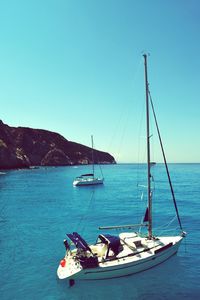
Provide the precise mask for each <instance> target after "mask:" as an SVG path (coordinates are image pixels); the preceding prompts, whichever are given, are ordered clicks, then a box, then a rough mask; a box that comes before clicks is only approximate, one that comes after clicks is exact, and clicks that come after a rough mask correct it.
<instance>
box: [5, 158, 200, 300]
mask: <svg viewBox="0 0 200 300" xmlns="http://www.w3.org/2000/svg"><path fill="white" fill-rule="evenodd" d="M102 169H103V173H104V177H105V184H104V185H103V186H97V187H95V188H94V187H73V186H72V182H73V179H74V177H76V176H78V175H80V174H83V173H85V172H88V171H90V170H89V166H79V167H57V168H39V169H32V170H12V171H5V172H3V171H2V172H1V174H0V270H1V276H0V299H1V300H14V299H16V300H19V299H20V300H22V299H23V300H24V299H29V300H32V299H37V300H47V299H49V300H54V299H59V300H65V299H70V300H76V299H87V300H89V299H95V300H98V299H103V300H106V299H109V300H114V299H115V300H118V299H119V300H121V299H127V300H129V299H131V300H133V299H138V300H144V299H154V300H157V299H166V300H168V299H197V298H198V296H199V293H200V233H199V232H200V164H170V165H169V170H170V172H171V178H172V182H173V184H174V190H175V194H176V198H177V204H178V207H179V212H180V215H181V220H182V223H183V227H184V230H185V231H187V233H188V235H187V237H186V239H185V240H184V242H183V243H182V245H181V248H180V249H179V252H178V254H177V256H173V257H172V258H171V259H169V260H168V261H166V262H165V263H163V264H161V265H159V266H157V267H155V268H152V269H150V270H148V271H145V272H142V273H138V274H135V275H131V276H127V277H123V278H118V279H110V280H100V281H76V283H75V285H74V286H73V287H71V288H69V285H68V282H67V281H61V280H58V279H57V276H56V270H57V267H58V264H59V262H60V260H61V259H62V258H63V255H64V252H65V248H64V245H63V239H64V238H66V233H70V232H73V231H78V232H79V233H80V234H81V235H82V236H83V237H84V238H85V239H86V240H87V241H88V242H93V241H95V240H96V237H97V235H98V234H99V233H100V232H99V230H98V227H99V226H107V225H120V224H130V223H135V222H136V223H138V222H140V220H141V218H142V216H143V214H144V212H145V207H146V188H145V185H146V180H145V177H144V174H145V166H144V165H136V164H118V165H105V166H102ZM152 175H153V178H154V184H155V187H154V199H155V201H154V204H153V206H154V210H155V213H154V215H153V224H154V227H155V232H158V233H159V232H160V233H167V231H171V229H172V228H174V227H177V222H176V221H174V222H172V221H173V220H174V216H175V211H174V208H173V203H172V199H171V196H170V193H169V192H168V184H167V182H166V175H165V173H164V166H163V164H157V165H155V166H154V167H153V168H152ZM138 184H139V186H138ZM163 225H164V226H163ZM162 226H163V227H162ZM110 233H112V234H114V233H115V231H114V232H110Z"/></svg>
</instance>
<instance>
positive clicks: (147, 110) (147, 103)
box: [143, 54, 152, 239]
mask: <svg viewBox="0 0 200 300" xmlns="http://www.w3.org/2000/svg"><path fill="white" fill-rule="evenodd" d="M143 56H144V71H145V90H146V133H147V198H148V236H149V239H151V238H152V198H151V173H150V135H149V87H148V76H147V55H146V54H144V55H143Z"/></svg>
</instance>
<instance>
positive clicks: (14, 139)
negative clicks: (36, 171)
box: [0, 120, 115, 169]
mask: <svg viewBox="0 0 200 300" xmlns="http://www.w3.org/2000/svg"><path fill="white" fill-rule="evenodd" d="M91 158H92V153H91V148H90V147H87V146H84V145H81V144H78V143H75V142H71V141H68V140H66V139H65V138H64V137H63V136H61V135H60V134H58V133H55V132H51V131H48V130H42V129H32V128H26V127H10V126H8V125H6V124H4V123H3V122H2V121H1V120H0V169H13V168H28V167H31V166H67V165H80V164H90V163H91ZM94 162H95V163H106V164H110V163H111V164H113V163H115V159H114V157H113V156H111V155H110V154H109V153H106V152H102V151H98V150H94Z"/></svg>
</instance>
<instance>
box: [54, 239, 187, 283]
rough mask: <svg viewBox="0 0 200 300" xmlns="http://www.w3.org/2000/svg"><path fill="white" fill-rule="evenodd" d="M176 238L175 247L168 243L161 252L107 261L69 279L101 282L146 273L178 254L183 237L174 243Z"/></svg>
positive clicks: (152, 251)
mask: <svg viewBox="0 0 200 300" xmlns="http://www.w3.org/2000/svg"><path fill="white" fill-rule="evenodd" d="M174 238H176V239H175V242H174V243H173V245H170V243H168V242H167V243H166V244H165V245H164V246H163V247H161V248H160V250H153V249H152V250H151V251H144V252H142V253H141V254H138V255H134V256H127V257H123V258H119V259H116V260H110V261H106V262H103V263H99V266H98V267H96V268H87V269H79V271H78V272H76V274H73V275H72V276H70V277H67V278H68V279H81V280H99V279H109V278H116V277H123V276H127V275H131V274H135V273H139V272H142V271H146V270H148V269H150V268H153V267H155V266H157V265H159V264H161V263H163V262H164V261H166V260H167V259H169V258H170V257H171V256H173V255H174V254H176V252H177V251H178V248H179V246H180V243H181V240H182V237H179V236H178V237H172V239H171V240H172V241H173V239H174ZM168 240H170V238H168ZM169 245H170V247H169ZM63 271H64V270H63ZM58 276H59V268H58ZM63 278H64V276H63Z"/></svg>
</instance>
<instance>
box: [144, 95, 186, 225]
mask: <svg viewBox="0 0 200 300" xmlns="http://www.w3.org/2000/svg"><path fill="white" fill-rule="evenodd" d="M148 93H149V98H150V103H151V107H152V111H153V116H154V120H155V123H156V129H157V132H158V137H159V142H160V146H161V150H162V154H163V159H164V163H165V169H166V172H167V177H168V181H169V185H170V189H171V194H172V199H173V202H174V207H175V210H176V215H177V219H178V222H179V226H180V229H181V230H183V228H182V224H181V220H180V216H179V212H178V207H177V204H176V199H175V194H174V189H173V186H172V182H171V177H170V174H169V169H168V165H167V160H166V156H165V151H164V147H163V143H162V139H161V135H160V130H159V127H158V122H157V118H156V113H155V110H154V105H153V101H152V97H151V94H150V91H148Z"/></svg>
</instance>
